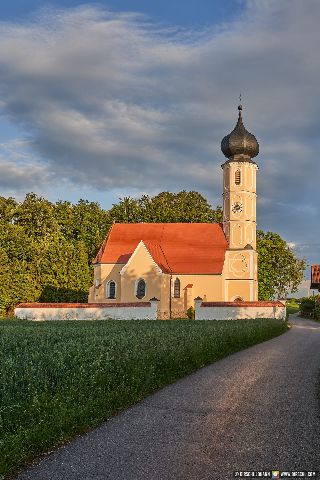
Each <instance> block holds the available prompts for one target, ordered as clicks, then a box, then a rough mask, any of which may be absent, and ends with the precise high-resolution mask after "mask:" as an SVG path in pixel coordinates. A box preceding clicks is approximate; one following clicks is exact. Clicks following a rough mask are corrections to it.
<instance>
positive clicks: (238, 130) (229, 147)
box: [221, 105, 259, 161]
mask: <svg viewBox="0 0 320 480" xmlns="http://www.w3.org/2000/svg"><path fill="white" fill-rule="evenodd" d="M238 110H239V118H238V122H237V125H236V126H235V128H234V129H233V130H232V132H231V133H229V135H227V136H226V137H224V138H223V140H222V142H221V150H222V153H223V154H224V155H225V156H226V157H227V158H231V157H233V156H235V155H241V156H244V157H250V158H253V157H256V156H257V155H258V153H259V143H258V142H257V139H256V137H255V136H254V135H252V133H249V132H248V131H247V130H246V129H245V127H244V125H243V123H242V115H241V112H242V105H239V106H238ZM237 160H241V157H240V158H237ZM246 161H248V160H247V158H246Z"/></svg>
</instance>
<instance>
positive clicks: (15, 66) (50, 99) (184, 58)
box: [0, 0, 320, 243]
mask: <svg viewBox="0 0 320 480" xmlns="http://www.w3.org/2000/svg"><path fill="white" fill-rule="evenodd" d="M319 15H320V4H319V2H318V1H317V0H309V2H308V8H306V6H305V4H304V2H301V0H282V1H281V2H279V1H277V0H250V1H247V8H246V9H245V12H244V13H243V15H242V16H241V18H239V19H238V20H237V21H236V22H233V23H230V24H227V25H223V26H221V27H219V28H212V30H210V29H208V28H207V29H206V30H205V31H203V32H202V31H197V32H194V31H192V32H191V31H190V32H188V31H186V30H184V31H174V30H172V29H171V30H164V29H161V28H160V27H159V26H158V25H155V24H150V23H148V22H147V20H146V19H145V18H143V17H141V16H138V15H134V14H114V13H111V12H108V11H105V10H101V9H98V8H93V7H92V6H87V7H81V8H77V9H72V10H65V11H63V10H61V11H55V10H47V11H43V12H42V13H40V14H39V15H38V16H35V17H34V20H33V21H30V22H29V23H25V24H18V23H16V24H13V23H11V24H8V23H4V22H3V23H1V24H0V72H1V75H0V92H1V110H2V112H3V114H4V115H6V116H7V118H8V119H9V120H10V121H11V122H13V123H14V124H16V125H19V126H20V127H22V128H23V129H24V131H25V132H26V136H27V138H28V148H26V150H25V152H26V155H27V156H29V159H27V158H24V166H22V167H21V166H20V168H19V161H21V158H20V160H19V161H18V159H14V158H13V157H11V159H10V161H9V163H8V160H7V159H6V157H5V156H4V157H3V158H2V159H1V158H0V178H1V179H2V180H1V181H0V185H1V186H2V188H3V189H4V188H6V189H8V188H9V189H10V188H11V190H14V189H17V191H18V190H19V191H20V190H21V189H23V188H24V189H25V191H29V190H31V189H34V187H35V186H37V185H39V188H40V186H41V188H42V190H43V188H44V186H45V185H46V184H47V185H51V186H52V185H54V184H56V185H59V186H61V182H62V184H65V185H68V184H70V185H72V186H73V188H75V187H76V186H77V187H78V188H79V191H80V192H81V190H82V189H84V188H92V189H97V190H99V191H101V192H102V191H111V190H112V191H115V190H119V191H125V190H126V189H127V190H128V191H131V192H132V191H137V192H139V191H150V192H154V191H156V190H179V189H183V188H185V189H195V190H199V191H201V192H203V193H204V194H205V195H207V196H209V198H210V199H211V200H212V201H214V202H216V201H218V199H219V196H220V192H221V170H220V164H221V163H222V162H223V157H222V154H221V152H220V141H221V138H222V137H223V136H224V135H225V134H226V133H228V132H229V131H230V130H231V129H232V128H233V126H234V124H235V121H236V108H235V107H236V100H237V96H238V94H239V92H240V91H242V93H243V96H244V104H245V109H244V120H245V124H246V125H247V127H248V129H249V130H250V131H252V132H253V133H255V134H256V136H257V138H258V140H259V142H260V150H261V154H260V155H259V157H258V159H257V161H258V163H259V165H260V171H259V179H258V189H259V190H258V193H259V195H260V199H261V201H260V202H259V210H258V214H259V222H260V226H262V227H263V228H268V229H274V230H276V231H279V233H281V234H284V235H285V236H286V237H287V240H288V241H290V242H294V243H299V242H300V243H301V242H302V241H303V237H304V236H306V237H307V238H306V239H305V241H306V242H311V243H312V237H313V236H315V235H319V227H318V225H319V223H320V222H319V220H320V218H319V210H317V209H316V210H313V211H311V210H310V209H311V208H312V207H313V208H314V206H315V205H316V204H318V203H317V202H318V199H317V190H318V185H319V180H320V178H319V177H320V174H319V168H318V162H319V160H318V145H319V140H318V121H319V120H318V119H319V117H320V100H319V99H320V95H319V94H320V83H319V81H318V79H319V76H320V57H319V56H318V55H317V54H316V52H315V46H316V45H317V44H318V43H319V40H320V38H319V37H320V33H319V28H318V18H319ZM20 147H21V146H20ZM20 147H19V149H18V150H19V151H20V155H21V148H20ZM31 171H32V172H33V173H32V174H31V173H30V172H31ZM22 178H23V180H24V181H23V182H22ZM3 191H4V190H3ZM295 209H299V210H300V213H299V215H296V216H295V215H294V211H295ZM302 212H303V213H302ZM308 227H309V229H308V231H307V233H306V234H305V231H306V229H307V228H308Z"/></svg>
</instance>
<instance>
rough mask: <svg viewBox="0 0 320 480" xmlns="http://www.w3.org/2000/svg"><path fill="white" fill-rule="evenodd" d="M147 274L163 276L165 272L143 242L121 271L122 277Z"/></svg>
mask: <svg viewBox="0 0 320 480" xmlns="http://www.w3.org/2000/svg"><path fill="white" fill-rule="evenodd" d="M146 273H148V274H150V273H151V274H161V273H163V272H162V270H161V268H160V267H159V265H158V264H157V263H156V262H155V261H154V259H153V257H152V255H151V253H150V251H149V250H148V248H147V247H146V245H145V244H144V242H143V241H142V240H141V241H140V242H139V244H138V246H137V247H136V249H135V250H134V252H133V254H132V255H131V256H130V258H129V260H128V262H127V263H126V265H124V267H123V268H122V269H121V270H120V275H129V276H137V275H138V276H139V275H143V274H146Z"/></svg>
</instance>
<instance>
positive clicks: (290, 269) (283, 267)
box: [257, 230, 306, 300]
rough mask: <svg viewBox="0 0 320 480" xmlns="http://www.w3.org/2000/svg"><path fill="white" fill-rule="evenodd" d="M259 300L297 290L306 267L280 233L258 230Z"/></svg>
mask: <svg viewBox="0 0 320 480" xmlns="http://www.w3.org/2000/svg"><path fill="white" fill-rule="evenodd" d="M257 251H258V284H259V300H269V299H271V298H276V297H278V298H283V297H286V295H287V294H288V293H291V292H292V293H293V292H296V291H297V289H298V286H299V284H300V283H301V281H302V279H303V273H304V270H305V268H306V263H305V261H304V260H301V259H299V258H297V257H296V256H295V254H294V252H293V251H292V249H291V248H289V246H288V245H287V243H286V242H285V240H283V239H282V238H281V237H280V235H278V234H277V233H273V232H266V233H265V232H263V231H262V230H258V231H257Z"/></svg>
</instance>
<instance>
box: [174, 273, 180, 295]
mask: <svg viewBox="0 0 320 480" xmlns="http://www.w3.org/2000/svg"><path fill="white" fill-rule="evenodd" d="M173 296H174V298H180V280H179V278H176V279H175V281H174V288H173Z"/></svg>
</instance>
